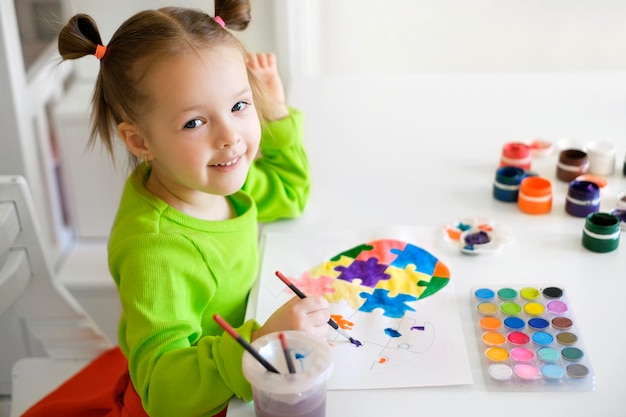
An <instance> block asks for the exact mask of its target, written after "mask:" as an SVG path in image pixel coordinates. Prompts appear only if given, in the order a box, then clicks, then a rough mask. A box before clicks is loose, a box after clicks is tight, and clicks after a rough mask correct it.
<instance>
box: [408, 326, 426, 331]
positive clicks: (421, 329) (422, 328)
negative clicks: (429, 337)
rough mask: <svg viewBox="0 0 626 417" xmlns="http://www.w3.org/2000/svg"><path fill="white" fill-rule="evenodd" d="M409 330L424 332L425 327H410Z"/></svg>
mask: <svg viewBox="0 0 626 417" xmlns="http://www.w3.org/2000/svg"><path fill="white" fill-rule="evenodd" d="M411 330H420V331H424V330H426V326H412V327H411Z"/></svg>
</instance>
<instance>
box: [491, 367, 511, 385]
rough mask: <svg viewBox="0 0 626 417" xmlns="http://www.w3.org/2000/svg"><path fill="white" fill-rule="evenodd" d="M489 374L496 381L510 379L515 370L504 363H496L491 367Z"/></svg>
mask: <svg viewBox="0 0 626 417" xmlns="http://www.w3.org/2000/svg"><path fill="white" fill-rule="evenodd" d="M489 376H490V377H491V378H493V379H495V380H496V381H508V380H509V379H511V377H513V370H512V369H511V367H510V366H508V365H505V364H503V363H494V364H493V365H491V366H490V367H489Z"/></svg>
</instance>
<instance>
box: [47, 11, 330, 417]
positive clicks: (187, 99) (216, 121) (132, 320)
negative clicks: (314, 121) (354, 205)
mask: <svg viewBox="0 0 626 417" xmlns="http://www.w3.org/2000/svg"><path fill="white" fill-rule="evenodd" d="M249 20H250V14H249V5H248V2H247V1H220V0H217V1H216V7H215V17H214V18H213V17H210V16H208V15H207V14H205V13H202V12H199V11H195V10H189V9H183V8H163V9H159V10H147V11H143V12H140V13H138V14H136V15H135V16H133V17H131V18H130V19H128V20H127V21H126V22H124V23H123V24H122V26H121V27H120V28H119V29H118V30H117V31H116V32H115V34H114V35H113V37H112V38H111V40H110V42H109V43H108V44H107V45H106V46H105V45H104V44H103V42H102V40H101V38H100V34H99V31H98V28H97V26H96V24H95V22H94V21H93V20H92V19H91V18H90V17H89V16H87V15H76V16H74V17H73V18H72V19H71V20H70V22H69V23H68V24H67V25H66V26H65V27H64V28H63V29H62V31H61V33H60V35H59V51H60V53H61V55H62V57H63V58H64V59H76V58H80V57H83V56H85V55H95V56H96V57H97V58H98V59H99V60H100V71H99V74H98V78H97V82H96V87H95V91H94V96H93V113H92V122H93V123H92V137H91V140H90V143H91V144H93V142H94V141H95V140H96V138H98V139H100V140H102V141H103V143H104V145H105V146H106V147H107V148H108V150H109V151H110V152H111V153H113V148H114V145H113V141H114V132H117V134H118V135H119V137H120V138H121V139H122V141H123V142H124V144H125V145H126V148H127V149H128V151H129V153H130V155H131V159H132V160H133V162H134V166H135V168H134V171H133V172H132V174H131V175H130V177H129V178H128V181H127V183H126V186H125V189H124V192H123V194H122V197H121V201H120V204H119V209H118V213H117V216H116V219H115V222H114V225H113V228H112V231H111V235H110V238H109V245H108V250H109V268H110V271H111V274H112V276H113V279H114V280H115V283H116V284H117V287H118V290H119V295H120V299H121V303H122V310H123V312H122V317H121V320H120V325H119V332H118V336H119V344H120V349H121V351H122V353H123V354H124V356H125V357H126V358H127V359H128V371H129V373H130V379H131V381H132V384H129V387H127V388H125V391H124V393H123V395H124V397H125V401H126V400H128V401H130V398H131V397H132V396H133V395H137V394H138V396H139V397H140V399H141V403H142V404H143V408H144V409H145V412H146V413H147V414H148V415H150V416H168V417H174V416H176V417H182V416H212V415H215V414H216V413H219V412H220V411H222V412H223V410H224V409H225V407H226V405H227V403H228V400H229V399H230V398H231V397H232V396H233V395H235V396H237V397H239V398H243V399H245V400H250V399H251V388H250V385H249V383H248V382H247V381H246V380H245V378H244V376H243V373H242V369H241V361H242V355H243V349H242V348H241V347H240V346H239V344H238V343H237V342H236V341H235V340H234V339H233V338H232V337H230V336H229V335H228V334H224V333H223V330H222V329H221V328H220V327H219V326H218V325H217V324H216V323H215V322H214V320H213V319H212V317H213V315H214V314H215V313H218V314H220V315H221V316H222V317H223V318H224V319H225V320H226V321H228V322H229V323H230V324H232V325H233V327H236V329H237V331H238V332H239V333H240V334H241V335H242V336H243V337H244V338H245V339H248V340H254V339H256V338H258V337H260V336H262V335H264V334H267V333H270V332H274V331H279V330H287V329H296V330H304V331H308V332H310V333H313V334H315V335H318V336H319V337H324V336H325V334H326V332H327V324H326V323H327V321H328V319H329V313H328V304H327V303H326V301H325V300H324V299H323V298H321V297H309V298H306V299H303V300H300V299H299V298H297V297H296V298H294V299H292V300H291V301H289V302H288V303H286V304H285V305H284V306H282V307H281V308H280V309H279V310H277V311H276V312H275V313H274V314H273V315H272V316H271V317H270V318H269V319H268V320H267V322H266V323H265V324H264V325H262V326H260V325H259V324H258V323H257V322H256V321H254V320H249V321H246V322H244V313H245V308H246V301H247V297H248V292H249V290H250V288H251V286H252V284H253V282H254V280H255V278H256V276H257V265H258V253H257V237H258V236H257V230H258V222H259V221H260V222H267V221H272V220H276V219H280V218H289V217H295V216H298V215H300V214H301V212H302V210H303V208H304V206H305V204H306V201H307V198H308V194H309V185H310V179H309V170H308V163H307V158H306V154H305V151H304V148H303V144H302V119H303V117H302V114H301V113H299V112H298V111H296V110H294V109H292V108H288V107H287V106H286V105H285V97H284V92H283V87H282V83H281V81H280V78H279V76H278V72H277V68H276V62H275V58H274V56H273V55H271V54H270V55H263V54H256V55H253V54H246V52H245V50H244V48H243V46H242V45H241V44H240V42H239V41H237V39H236V38H235V37H234V36H232V35H231V33H230V32H229V30H228V29H237V30H241V29H244V28H245V27H246V26H247V24H248V22H249ZM111 198H116V197H115V196H111ZM135 393H136V394H135ZM128 415H130V414H128Z"/></svg>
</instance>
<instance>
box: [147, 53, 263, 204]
mask: <svg viewBox="0 0 626 417" xmlns="http://www.w3.org/2000/svg"><path fill="white" fill-rule="evenodd" d="M142 83H143V84H144V86H145V88H147V95H148V97H150V103H151V105H150V108H149V110H148V112H147V114H145V116H144V117H142V119H141V120H140V123H139V128H138V131H140V133H139V134H138V136H141V138H142V139H143V146H144V148H145V149H144V150H143V151H142V152H145V153H144V154H143V155H140V156H141V157H146V156H147V158H148V159H149V160H150V161H151V163H152V172H151V178H150V181H153V180H154V181H157V182H158V183H159V186H158V187H157V188H159V189H161V191H159V192H157V193H156V194H157V195H158V196H159V197H161V198H163V199H164V200H165V201H167V202H168V203H170V204H171V203H172V201H171V200H172V199H174V200H180V202H182V203H184V204H183V206H184V205H191V206H195V208H203V207H204V208H207V209H210V208H211V206H212V205H214V201H215V197H216V196H219V197H223V196H227V195H230V194H233V193H235V192H236V191H238V190H239V189H240V188H241V187H242V185H243V183H244V181H245V179H246V176H247V174H248V170H249V168H250V165H251V164H252V162H253V161H254V159H255V157H256V155H257V151H258V148H259V142H260V138H261V126H260V121H259V117H258V115H257V111H256V109H255V107H254V101H253V95H252V89H251V87H250V83H249V80H248V72H247V68H246V64H245V61H244V57H243V54H242V53H241V51H240V50H239V49H237V48H235V47H232V46H220V47H215V48H212V49H210V50H207V49H204V50H197V51H191V50H189V51H185V52H183V53H181V54H180V55H178V56H174V57H170V58H168V59H167V60H165V61H163V62H160V63H158V64H157V65H156V66H155V67H154V68H153V69H152V70H151V71H150V73H149V75H148V77H147V78H146V79H144V80H143V82H142ZM135 153H136V154H137V152H135ZM153 177H154V178H153ZM159 194H165V195H159ZM168 194H169V195H168ZM173 205H174V206H175V207H176V206H179V204H173ZM183 211H184V210H183Z"/></svg>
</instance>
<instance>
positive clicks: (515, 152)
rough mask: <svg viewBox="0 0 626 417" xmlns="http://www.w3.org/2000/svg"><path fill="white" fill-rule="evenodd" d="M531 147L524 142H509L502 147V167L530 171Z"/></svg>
mask: <svg viewBox="0 0 626 417" xmlns="http://www.w3.org/2000/svg"><path fill="white" fill-rule="evenodd" d="M530 161H531V159H530V146H528V145H526V144H525V143H522V142H508V143H505V144H504V146H503V147H502V156H501V157H500V166H501V167H504V166H512V167H518V168H522V169H524V170H529V169H530Z"/></svg>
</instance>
